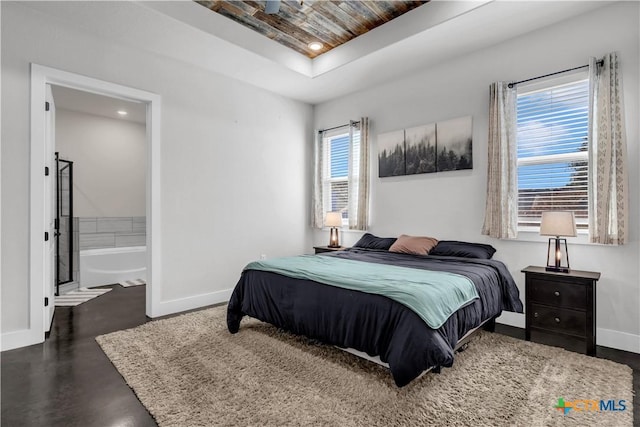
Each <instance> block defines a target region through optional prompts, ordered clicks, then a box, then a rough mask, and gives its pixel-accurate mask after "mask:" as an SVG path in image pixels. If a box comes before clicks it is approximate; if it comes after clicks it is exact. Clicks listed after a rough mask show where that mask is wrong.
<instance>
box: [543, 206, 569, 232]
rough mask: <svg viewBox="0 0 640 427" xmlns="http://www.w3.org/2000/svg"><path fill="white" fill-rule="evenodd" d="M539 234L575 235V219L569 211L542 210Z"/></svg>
mask: <svg viewBox="0 0 640 427" xmlns="http://www.w3.org/2000/svg"><path fill="white" fill-rule="evenodd" d="M540 235H541V236H567V237H576V235H577V233H576V219H575V216H574V215H573V212H571V211H546V212H542V220H541V221H540Z"/></svg>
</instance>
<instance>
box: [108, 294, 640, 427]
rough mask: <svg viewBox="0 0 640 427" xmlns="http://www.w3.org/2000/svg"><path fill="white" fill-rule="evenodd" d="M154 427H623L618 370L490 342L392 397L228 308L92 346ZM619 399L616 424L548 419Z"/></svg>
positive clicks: (629, 416) (388, 384) (337, 355)
mask: <svg viewBox="0 0 640 427" xmlns="http://www.w3.org/2000/svg"><path fill="white" fill-rule="evenodd" d="M96 340H97V341H98V343H99V344H100V346H101V347H102V349H103V350H104V352H105V353H106V354H107V356H108V357H109V359H111V361H112V362H113V364H114V365H115V367H116V368H117V369H118V371H119V372H120V373H121V374H122V376H123V377H124V379H125V380H126V382H127V383H128V384H129V386H130V387H131V388H132V389H133V390H134V392H135V393H136V394H137V396H138V398H139V399H140V401H141V402H142V404H143V405H144V406H145V407H146V408H147V409H148V410H149V412H150V413H151V414H152V415H153V416H154V417H155V419H156V421H157V422H158V424H159V425H160V426H214V425H220V426H236V425H237V426H246V425H252V426H283V425H295V426H300V425H329V426H408V425H411V426H414V425H433V426H451V425H473V426H502V425H519V426H538V425H544V426H547V425H559V426H566V425H576V426H578V425H579V426H588V425H594V426H595V425H597V426H605V425H610V426H630V425H632V424H633V409H632V407H631V402H632V399H633V392H632V370H631V369H630V368H629V367H628V366H625V365H621V364H618V363H614V362H611V361H608V360H603V359H596V358H593V357H588V356H584V355H581V354H577V353H572V352H569V351H565V350H562V349H559V348H554V347H548V346H543V345H540V344H535V343H531V342H526V341H522V340H518V339H514V338H510V337H507V336H504V335H500V334H492V333H488V332H482V333H480V334H479V335H478V336H477V337H476V338H475V339H473V340H472V341H471V343H470V345H469V348H468V349H467V350H466V351H464V352H462V353H459V354H458V355H457V356H456V360H455V363H454V366H453V367H452V368H448V369H443V370H442V373H441V374H426V375H424V376H422V377H421V378H419V379H418V380H416V381H414V382H412V383H411V384H409V385H408V386H406V387H403V388H398V387H396V386H395V384H394V383H393V379H392V378H391V375H390V373H389V372H388V371H387V370H386V369H385V368H383V367H381V366H378V365H376V364H374V363H372V362H369V361H365V360H362V359H360V358H358V357H356V356H353V355H351V354H348V353H346V352H343V351H341V350H338V349H336V348H334V347H331V346H326V345H321V344H318V343H316V342H312V341H309V340H306V339H304V338H300V337H296V336H293V335H291V334H288V333H286V332H283V331H281V330H278V329H276V328H274V327H272V326H270V325H267V324H265V323H262V322H259V321H257V320H255V319H250V318H245V319H244V320H243V321H242V325H241V327H240V332H239V333H238V334H235V335H231V334H230V333H229V332H228V331H227V327H226V306H222V307H216V308H212V309H207V310H203V311H198V312H193V313H189V314H185V315H181V316H178V317H174V318H169V319H164V320H158V321H153V322H150V323H147V324H144V325H142V326H139V327H137V328H134V329H130V330H126V331H119V332H114V333H111V334H108V335H103V336H100V337H98V338H97V339H96ZM559 398H564V401H565V402H566V401H572V400H577V399H593V400H600V399H605V400H607V399H615V400H616V401H618V400H620V399H624V400H626V402H627V409H626V410H625V411H621V412H609V411H606V412H587V411H576V410H571V411H569V413H568V414H567V415H563V413H562V412H561V411H559V410H557V409H555V408H554V406H555V405H556V404H557V403H558V399H559Z"/></svg>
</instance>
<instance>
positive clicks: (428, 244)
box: [389, 234, 438, 255]
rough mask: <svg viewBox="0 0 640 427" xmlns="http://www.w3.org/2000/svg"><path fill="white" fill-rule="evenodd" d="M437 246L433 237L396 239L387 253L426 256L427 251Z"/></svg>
mask: <svg viewBox="0 0 640 427" xmlns="http://www.w3.org/2000/svg"><path fill="white" fill-rule="evenodd" d="M437 244H438V239H434V238H433V237H422V236H407V235H406V234H403V235H401V236H400V237H398V240H396V241H395V243H394V244H393V245H391V247H390V248H389V252H400V253H403V254H415V255H428V254H429V251H430V250H431V249H433V247H434V246H435V245H437Z"/></svg>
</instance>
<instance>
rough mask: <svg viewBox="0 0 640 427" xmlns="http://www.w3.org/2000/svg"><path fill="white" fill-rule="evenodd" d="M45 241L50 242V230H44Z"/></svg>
mask: <svg viewBox="0 0 640 427" xmlns="http://www.w3.org/2000/svg"><path fill="white" fill-rule="evenodd" d="M44 241H45V242H48V241H49V232H48V231H45V232H44Z"/></svg>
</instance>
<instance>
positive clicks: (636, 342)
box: [596, 328, 640, 353]
mask: <svg viewBox="0 0 640 427" xmlns="http://www.w3.org/2000/svg"><path fill="white" fill-rule="evenodd" d="M596 342H597V344H598V345H601V346H603V347H610V348H616V349H618V350H624V351H630V352H631V353H640V335H634V334H629V333H627V332H620V331H614V330H612V329H604V328H598V330H597V331H596Z"/></svg>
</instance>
